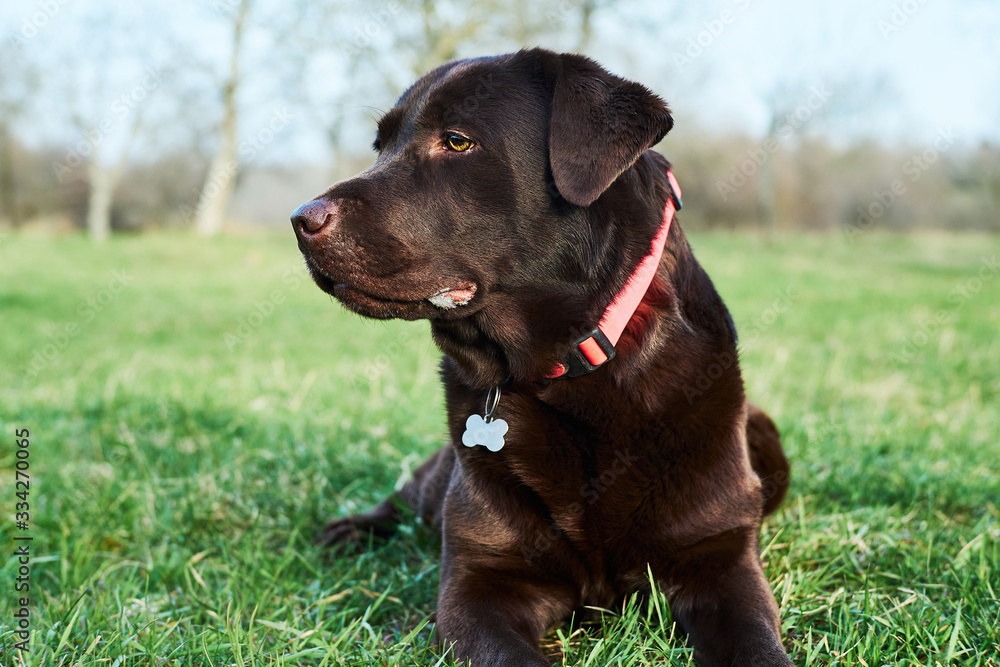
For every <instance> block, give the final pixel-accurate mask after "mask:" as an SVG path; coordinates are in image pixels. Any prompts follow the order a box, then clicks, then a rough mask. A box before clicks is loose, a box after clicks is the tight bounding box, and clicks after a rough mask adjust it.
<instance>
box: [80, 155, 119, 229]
mask: <svg viewBox="0 0 1000 667" xmlns="http://www.w3.org/2000/svg"><path fill="white" fill-rule="evenodd" d="M120 177H121V169H120V168H113V167H107V166H105V165H103V164H101V159H100V154H99V153H98V150H97V146H94V153H93V154H92V155H91V161H90V164H89V165H88V166H87V181H88V183H89V185H90V196H89V197H88V200H87V234H88V235H89V236H90V238H91V240H92V241H95V242H97V243H103V242H104V241H107V240H108V236H110V235H111V204H112V203H113V202H114V197H115V188H117V187H118V180H119V178H120Z"/></svg>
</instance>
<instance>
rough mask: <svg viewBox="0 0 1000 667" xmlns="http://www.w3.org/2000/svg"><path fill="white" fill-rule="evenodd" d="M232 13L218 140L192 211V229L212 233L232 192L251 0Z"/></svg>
mask: <svg viewBox="0 0 1000 667" xmlns="http://www.w3.org/2000/svg"><path fill="white" fill-rule="evenodd" d="M234 9H235V11H234V12H233V15H232V45H231V48H230V51H229V72H228V75H227V76H226V78H225V80H224V81H223V82H222V119H221V121H220V122H219V143H218V146H217V147H216V149H215V156H214V157H213V158H212V162H211V164H210V165H209V168H208V174H207V175H206V176H205V183H204V185H203V186H202V189H201V196H200V197H199V198H198V208H197V211H196V213H195V222H194V226H195V231H197V232H198V234H200V235H202V236H213V235H215V234H218V233H219V232H220V231H222V225H223V223H224V222H225V217H226V208H227V207H228V206H229V200H230V198H231V197H232V194H233V185H234V180H235V171H236V168H237V166H238V162H237V159H236V129H237V123H238V120H239V106H238V101H237V93H238V92H239V87H240V82H241V81H240V57H241V54H242V50H243V42H244V35H245V28H246V22H247V16H248V14H249V13H250V0H238V1H237V2H236V4H235V7H234Z"/></svg>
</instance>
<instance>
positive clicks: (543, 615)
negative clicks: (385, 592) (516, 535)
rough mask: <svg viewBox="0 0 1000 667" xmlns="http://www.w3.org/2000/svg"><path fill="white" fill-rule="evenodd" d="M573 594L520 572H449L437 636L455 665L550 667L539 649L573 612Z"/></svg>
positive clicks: (454, 567)
mask: <svg viewBox="0 0 1000 667" xmlns="http://www.w3.org/2000/svg"><path fill="white" fill-rule="evenodd" d="M571 608H572V607H571V592H570V591H569V590H567V589H562V588H560V587H559V586H557V585H554V584H553V583H552V582H551V581H547V580H545V579H544V578H541V579H540V578H538V577H537V575H536V576H535V577H533V578H529V576H527V574H526V573H521V572H517V571H511V572H504V573H500V572H496V571H489V570H486V569H482V568H475V567H472V568H470V567H467V566H466V564H464V563H462V562H461V559H457V560H456V559H451V560H450V562H448V563H446V567H445V568H443V572H442V581H441V593H440V597H439V598H438V610H437V633H438V638H439V640H440V641H441V643H442V644H443V645H444V646H445V647H446V648H447V647H451V648H452V651H453V656H454V658H455V661H456V662H457V663H458V664H460V665H465V664H471V665H472V667H549V666H550V665H551V664H552V661H551V660H549V659H548V658H546V657H545V655H544V654H543V653H542V652H541V650H540V649H539V647H538V641H539V639H540V638H541V636H542V633H543V632H545V630H546V629H547V628H548V627H549V626H550V625H552V624H553V623H554V622H556V621H557V620H559V619H560V618H563V617H565V616H566V615H568V613H569V612H570V610H571Z"/></svg>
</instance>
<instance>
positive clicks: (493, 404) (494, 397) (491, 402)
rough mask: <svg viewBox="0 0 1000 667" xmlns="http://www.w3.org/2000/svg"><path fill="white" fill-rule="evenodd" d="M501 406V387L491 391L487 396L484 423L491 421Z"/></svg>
mask: <svg viewBox="0 0 1000 667" xmlns="http://www.w3.org/2000/svg"><path fill="white" fill-rule="evenodd" d="M499 404H500V386H499V385H498V386H496V387H493V388H492V389H490V393H489V394H487V395H486V416H485V418H484V419H483V421H486V422H488V421H490V419H492V418H493V412H494V410H496V409H497V406H498V405H499Z"/></svg>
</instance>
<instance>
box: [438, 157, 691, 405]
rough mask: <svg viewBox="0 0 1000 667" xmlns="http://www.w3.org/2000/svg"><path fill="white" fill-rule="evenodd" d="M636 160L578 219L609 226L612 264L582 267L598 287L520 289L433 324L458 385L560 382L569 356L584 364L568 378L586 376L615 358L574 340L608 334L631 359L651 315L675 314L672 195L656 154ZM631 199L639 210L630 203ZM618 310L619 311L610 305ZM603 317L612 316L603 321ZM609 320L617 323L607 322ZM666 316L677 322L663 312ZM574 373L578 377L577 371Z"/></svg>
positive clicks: (679, 246)
mask: <svg viewBox="0 0 1000 667" xmlns="http://www.w3.org/2000/svg"><path fill="white" fill-rule="evenodd" d="M640 163H641V164H637V165H635V168H634V170H630V171H633V173H631V174H628V175H627V177H626V178H623V179H621V182H620V184H619V185H618V186H617V187H615V188H612V190H614V191H613V192H612V191H609V193H608V195H609V196H608V197H607V199H606V200H605V199H604V198H602V201H599V202H595V204H594V206H592V207H591V209H590V210H588V211H587V212H586V215H587V216H588V217H589V218H590V219H589V223H590V224H592V225H593V226H594V227H595V228H599V227H601V224H602V223H601V222H599V221H600V220H604V221H609V220H613V221H614V223H613V224H614V225H616V227H615V229H613V230H612V231H611V232H610V233H611V236H609V237H608V243H607V245H608V247H614V248H618V251H617V252H615V253H609V254H608V255H607V256H608V257H609V258H610V257H612V256H615V255H617V256H618V257H619V259H617V260H615V261H614V263H613V264H610V265H605V266H603V267H602V268H601V269H596V270H595V269H591V270H590V271H591V273H592V274H593V275H603V276H604V278H603V279H601V280H599V281H598V286H597V287H596V288H595V284H594V282H593V281H594V278H593V275H592V277H591V278H589V279H588V280H589V281H590V282H588V283H587V284H586V289H581V290H580V291H579V293H572V294H567V292H566V290H565V289H561V288H556V287H553V288H552V289H549V290H545V289H541V288H537V287H532V288H530V289H529V288H526V289H525V290H523V291H521V292H519V293H517V295H516V296H517V298H516V299H513V298H511V299H505V300H501V301H498V302H497V303H495V304H492V305H491V307H489V308H487V309H484V310H483V311H480V312H479V313H477V314H476V315H475V316H473V317H470V318H466V319H464V320H458V321H450V322H447V323H445V322H435V323H433V326H432V331H433V333H434V338H435V341H436V342H437V343H438V346H439V347H440V348H441V349H442V351H443V352H444V353H445V354H446V355H448V356H450V357H452V358H453V359H454V360H455V361H456V362H457V363H456V364H455V365H454V370H455V372H457V373H459V375H460V376H461V380H462V383H463V384H466V385H467V386H469V387H473V388H477V389H484V388H488V387H490V386H495V385H497V384H502V383H503V382H505V381H506V379H507V378H508V377H510V378H513V379H514V380H516V381H520V382H538V381H541V383H542V384H544V383H545V382H547V380H546V379H545V378H546V376H558V375H562V374H560V373H554V372H553V371H554V370H558V367H559V366H560V365H562V366H563V367H564V368H565V367H566V366H567V362H566V360H567V357H568V356H569V355H574V356H575V357H576V359H581V360H582V361H581V362H580V363H581V365H582V366H583V368H582V370H583V373H579V372H576V373H573V374H567V375H570V377H572V376H577V375H587V374H590V373H589V371H593V370H596V369H598V368H601V367H602V366H603V365H604V364H603V363H593V362H594V361H597V362H602V361H603V360H602V359H601V358H600V356H601V353H602V352H603V353H604V354H605V355H606V356H607V357H609V358H610V357H611V356H612V355H613V354H614V348H612V350H611V352H610V354H609V353H608V352H607V348H606V347H605V348H604V349H603V350H602V349H601V346H599V345H596V344H591V345H590V352H591V354H594V358H593V359H587V358H586V357H585V356H584V354H585V351H581V350H580V346H579V345H580V343H581V342H583V341H585V340H593V338H592V335H593V332H594V331H595V329H596V328H597V327H598V326H600V329H601V330H603V331H604V333H605V335H607V334H608V333H610V336H608V340H607V341H606V342H609V343H611V345H614V344H615V343H618V340H619V338H621V339H622V350H623V351H624V352H625V356H626V357H634V356H636V353H637V351H641V350H640V349H639V348H642V347H644V346H645V342H644V341H646V339H647V338H648V335H647V334H648V333H650V332H652V331H653V330H654V329H656V328H657V327H656V324H657V319H658V317H659V316H658V314H657V313H659V312H660V311H662V310H663V309H664V308H667V309H668V310H673V311H674V314H675V315H676V310H677V304H676V298H674V289H673V286H672V283H673V278H672V274H673V273H674V270H675V268H676V265H677V263H678V260H679V259H681V260H682V261H683V258H685V257H688V256H690V248H688V246H687V241H686V239H685V238H684V236H683V233H682V232H681V231H680V228H679V227H678V226H677V225H673V224H672V222H673V218H674V213H675V209H676V208H677V205H678V204H679V203H680V201H679V200H680V196H679V195H680V191H679V188H677V185H676V181H674V180H673V178H672V176H671V177H668V173H669V163H667V162H666V160H664V159H663V158H662V157H661V156H659V155H657V154H655V153H653V152H652V151H650V152H649V153H648V154H647V156H645V158H644V159H643V160H640ZM640 191H641V192H640ZM636 201H641V202H642V205H641V206H638V207H636V206H634V205H632V206H630V204H632V203H634V202H636ZM654 202H659V203H658V204H654ZM656 210H660V211H663V214H662V215H661V216H656V217H655V218H654V217H653V216H652V215H651V212H653V211H656ZM653 215H655V213H654V214H653ZM640 230H646V231H640ZM658 237H659V238H658ZM664 246H665V249H664ZM661 251H662V252H663V253H664V256H663V259H662V261H661V258H660V252H661ZM637 274H639V275H637ZM509 303H517V304H519V309H518V310H517V311H513V310H508V309H505V306H506V305H507V304H509ZM616 303H617V304H624V305H619V307H618V308H616V306H615V305H614V304H616ZM609 311H610V312H611V313H612V317H608V316H607V313H608V312H609ZM612 319H616V321H615V323H614V324H613V325H609V322H610V321H611V320H612ZM668 319H671V320H673V319H675V318H674V317H670V316H669V315H668ZM611 337H613V338H614V340H613V341H612V340H610V339H611ZM637 342H638V343H639V344H638V345H637V344H636V343H637ZM595 347H596V348H597V352H596V353H594V352H593V350H594V348H595ZM639 356H640V357H641V356H645V355H642V354H640V355H639ZM610 365H611V366H623V365H626V361H625V359H619V360H617V361H614V362H612V363H611V364H610ZM575 370H576V371H580V370H581V368H580V366H578V367H577V368H576V369H575ZM598 375H605V373H599V374H598ZM556 382H558V383H565V382H569V383H573V382H575V380H574V379H561V380H556Z"/></svg>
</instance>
